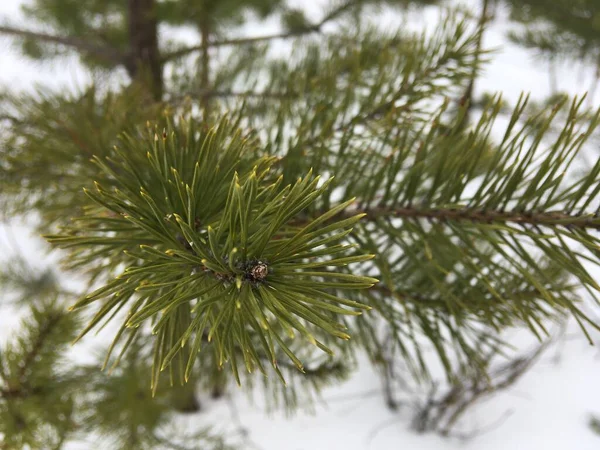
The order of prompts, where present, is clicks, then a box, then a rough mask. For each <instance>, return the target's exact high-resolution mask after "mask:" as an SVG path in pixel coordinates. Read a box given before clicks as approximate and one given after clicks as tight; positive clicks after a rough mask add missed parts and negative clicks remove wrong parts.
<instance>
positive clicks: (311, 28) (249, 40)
mask: <svg viewBox="0 0 600 450" xmlns="http://www.w3.org/2000/svg"><path fill="white" fill-rule="evenodd" d="M359 3H360V1H359V0H350V1H348V2H346V3H344V4H343V5H340V6H339V7H338V8H336V9H334V10H333V11H331V12H330V13H328V14H327V15H325V16H324V17H323V18H322V19H321V20H320V21H319V22H317V23H315V24H313V25H308V26H306V27H303V28H298V29H296V30H291V31H283V32H280V33H274V34H267V35H264V36H254V37H245V38H234V39H224V40H221V41H212V42H208V47H229V46H235V45H248V44H256V43H260V42H268V41H273V40H276V39H289V38H293V37H298V36H303V35H306V34H312V33H319V32H321V29H322V28H323V26H324V25H325V24H327V23H328V22H331V21H332V20H335V19H336V18H337V17H339V16H340V15H341V14H342V13H344V12H345V11H347V10H349V9H351V8H352V7H354V6H356V5H357V4H359ZM204 48H205V45H204V44H203V43H202V44H200V45H193V46H191V47H186V48H182V49H180V50H175V51H173V52H171V53H168V54H166V55H165V56H164V57H163V59H162V61H163V62H167V61H171V60H173V59H177V58H181V57H182V56H186V55H189V54H190V53H193V52H197V51H202V50H204Z"/></svg>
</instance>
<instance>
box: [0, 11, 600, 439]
mask: <svg viewBox="0 0 600 450" xmlns="http://www.w3.org/2000/svg"><path fill="white" fill-rule="evenodd" d="M21 3H22V1H21V0H3V1H2V2H0V20H2V19H4V18H8V19H10V20H15V21H17V20H18V17H19V5H20V4H21ZM307 3H308V2H307ZM323 3H325V2H324V1H323V0H319V2H314V3H311V15H314V16H315V17H318V14H317V13H316V12H315V11H318V4H323ZM463 3H466V4H467V6H470V7H472V8H473V10H475V9H476V5H478V4H479V2H477V1H475V0H470V1H466V2H463ZM498 13H499V14H500V15H502V14H504V12H503V11H502V10H500V11H498ZM436 17H437V12H436V11H435V9H434V8H431V9H429V10H428V11H427V14H426V15H425V16H424V18H422V19H421V20H422V23H423V25H428V26H430V25H431V24H432V23H434V22H435V18H436ZM382 21H385V22H386V23H387V22H390V24H394V20H393V18H392V19H390V17H388V16H385V17H383V18H382ZM269 27H272V24H268V26H267V25H264V24H262V25H261V26H247V27H245V28H246V29H245V30H244V33H247V34H260V33H264V32H266V31H269V30H268V28H269ZM506 29H507V26H506V24H505V23H503V22H502V21H499V22H496V23H494V25H493V27H492V28H491V29H490V30H489V31H488V32H487V33H486V35H485V41H484V47H487V48H490V47H492V48H497V51H496V52H495V53H494V55H493V59H492V62H491V63H490V64H489V65H488V66H487V68H486V70H485V73H484V74H483V76H482V77H481V78H480V79H479V80H478V82H477V84H476V91H477V92H479V93H481V92H496V91H502V92H503V93H504V96H505V98H506V99H508V100H509V101H511V102H514V101H516V99H517V98H518V96H519V94H520V92H521V91H530V92H531V93H532V96H533V98H535V99H541V98H544V97H545V96H547V95H548V94H549V82H548V74H547V67H545V66H544V64H541V63H540V62H539V60H536V59H535V58H533V57H532V55H531V54H530V53H528V52H527V51H525V50H523V49H520V48H518V47H515V46H513V45H511V44H509V43H507V42H506V38H505V32H506ZM163 32H168V30H163ZM193 38H194V36H193V35H191V36H190V40H193ZM0 67H1V68H2V70H0V86H3V85H5V86H8V87H10V88H12V89H24V90H28V89H31V88H32V87H33V86H34V84H35V83H39V82H42V83H44V84H45V85H51V86H53V87H61V88H64V87H65V86H67V88H68V89H71V90H79V88H80V87H82V86H84V85H85V84H86V83H88V82H89V80H90V76H89V75H88V74H87V73H86V72H85V71H84V70H83V69H82V68H81V67H80V66H79V65H78V64H77V61H76V59H75V58H69V59H67V60H64V61H61V62H60V64H58V63H57V64H47V63H46V64H36V63H32V62H29V61H26V60H24V59H22V58H20V57H19V56H17V54H16V53H15V52H14V51H13V49H12V46H11V43H10V41H9V40H8V39H0ZM592 77H593V71H592V70H591V69H589V68H586V67H579V66H574V65H572V64H564V65H562V66H559V67H558V77H557V78H558V80H559V89H560V90H563V91H567V92H569V93H570V94H581V93H583V92H584V91H585V90H586V89H588V88H589V86H590V83H591V80H592ZM593 100H594V101H593V104H595V105H598V104H600V101H599V100H600V99H599V98H598V96H596V98H595V99H593ZM8 229H10V230H11V231H10V233H9V232H7V230H8ZM11 233H12V235H13V236H14V237H13V238H11ZM15 243H17V245H18V247H19V248H20V250H19V251H22V252H23V253H24V254H26V255H32V257H31V259H32V260H34V261H36V264H35V265H34V267H38V266H39V264H53V263H54V262H55V261H56V259H57V256H56V255H55V254H51V255H50V256H49V257H47V258H45V259H43V258H41V257H40V254H43V253H44V252H45V248H46V246H45V245H44V244H43V243H42V241H41V240H40V239H39V238H38V237H36V236H34V235H32V233H31V227H30V226H28V225H27V224H23V223H17V222H12V223H8V224H6V225H4V227H3V228H1V229H0V249H1V255H2V257H1V258H0V261H7V260H8V258H9V255H10V252H13V251H16V250H15V248H14V246H15ZM44 261H45V262H44ZM2 311H3V314H1V315H0V336H2V337H6V336H9V335H10V333H11V330H14V329H15V328H16V326H17V325H18V316H19V313H18V310H16V309H13V308H10V307H8V308H6V307H4V306H3V308H2ZM103 335H104V334H103ZM103 335H102V336H103ZM100 338H101V337H100ZM593 338H594V340H595V341H596V342H598V343H600V339H599V335H598V333H596V334H594V335H593ZM90 341H95V339H93V338H88V340H87V342H86V343H84V345H86V346H87V347H81V349H80V350H79V349H77V348H75V349H74V350H73V351H74V353H73V354H74V355H75V356H76V357H77V358H78V359H79V360H86V361H87V360H88V358H89V348H90V347H89V346H90V345H92V342H90ZM528 342H530V339H529V338H524V337H522V336H520V335H519V336H518V337H516V338H515V340H514V343H515V345H516V346H517V347H519V348H524V345H525V343H528ZM97 343H98V341H96V342H95V343H94V344H97ZM599 369H600V351H599V349H598V348H597V347H590V346H589V344H588V343H587V342H586V341H585V339H584V338H583V335H582V333H581V332H580V331H579V330H578V329H577V327H576V326H574V325H573V324H571V325H570V327H569V330H568V333H567V337H566V338H565V339H563V340H562V341H561V343H560V344H559V346H558V347H556V348H552V349H550V350H549V351H547V352H546V353H545V354H544V355H543V356H542V358H541V360H540V361H539V362H538V363H537V364H536V365H535V366H534V367H533V369H531V370H530V371H529V372H528V373H527V374H526V375H525V376H524V377H523V378H522V379H521V380H520V381H519V382H518V383H517V384H516V385H514V386H513V387H511V388H510V389H508V390H507V391H505V392H502V393H500V394H498V395H495V396H494V397H492V398H491V399H488V400H486V401H485V402H484V403H482V404H479V405H478V406H476V407H474V408H472V409H471V410H469V412H468V413H467V414H466V415H465V416H464V418H463V420H462V421H461V423H460V426H459V427H458V430H457V431H461V432H464V433H466V434H469V433H473V434H474V435H473V437H471V438H470V439H466V440H465V439H460V438H452V437H451V438H442V437H440V436H437V435H434V434H427V435H419V434H417V433H415V432H414V431H412V430H411V429H410V418H411V410H410V405H406V406H401V407H400V410H399V411H398V412H395V413H392V412H391V411H390V410H388V409H387V408H386V406H385V403H384V399H383V395H382V389H381V383H380V381H379V377H378V376H377V375H376V374H375V372H374V371H373V369H372V368H371V367H370V366H369V365H368V364H367V363H366V362H365V361H362V363H361V364H360V370H358V371H357V372H356V373H355V374H354V375H353V376H352V377H351V379H350V380H349V381H348V382H346V383H344V384H342V385H339V386H336V387H332V388H329V389H326V390H325V391H324V392H323V398H324V400H325V404H323V405H318V406H317V411H316V413H315V414H309V413H304V412H299V413H298V414H297V415H296V416H295V417H294V418H292V419H289V418H286V417H285V416H284V414H282V413H274V414H270V415H269V414H267V413H266V412H265V408H264V407H263V406H261V402H260V399H258V401H257V402H255V403H252V402H250V401H249V399H248V398H247V397H246V395H245V394H243V393H242V392H238V391H239V390H237V388H233V389H232V395H231V399H230V402H231V403H233V404H234V406H235V409H236V411H237V416H238V417H237V418H236V417H234V416H232V414H231V408H230V407H231V406H232V405H231V404H228V403H229V402H228V401H218V402H212V401H210V400H209V399H201V402H202V403H203V405H204V406H205V412H201V413H199V414H197V415H194V416H191V417H190V416H187V417H182V422H184V423H187V424H189V425H190V426H198V425H199V424H201V425H202V426H204V425H213V426H215V427H216V428H217V429H224V430H226V429H229V430H231V429H232V427H233V428H237V427H239V426H243V428H244V429H246V430H247V431H248V433H249V434H248V439H249V440H250V441H251V442H253V443H254V444H255V447H256V448H259V449H262V450H280V449H285V450H288V449H289V450H309V449H310V450H320V449H322V450H337V449H340V450H341V449H344V450H368V449H377V450H388V449H389V450H392V449H398V448H402V449H410V450H434V449H435V450H450V449H463V450H481V449H486V450H504V449H507V448H511V449H517V450H518V449H528V450H542V449H544V450H559V449H560V450H562V449H576V450H592V449H594V450H595V449H598V448H600V437H599V436H598V435H596V434H594V433H593V432H592V431H591V430H590V428H589V427H588V420H589V417H590V414H592V413H595V414H600V383H598V373H600V371H599ZM478 430H479V432H478ZM71 448H73V449H76V448H79V449H86V448H96V446H95V445H94V444H92V443H80V444H76V445H73V446H72V447H71Z"/></svg>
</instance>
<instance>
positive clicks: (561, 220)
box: [342, 207, 600, 229]
mask: <svg viewBox="0 0 600 450" xmlns="http://www.w3.org/2000/svg"><path fill="white" fill-rule="evenodd" d="M361 212H364V213H366V214H367V216H366V220H376V219H378V218H380V217H396V218H404V219H427V220H436V221H439V222H448V221H454V222H473V223H495V222H496V223H508V222H512V223H517V224H526V225H539V226H548V227H556V226H564V227H566V228H582V229H583V228H593V229H600V217H597V216H596V215H591V214H589V215H582V216H580V215H570V214H567V213H564V212H560V211H550V212H540V213H533V212H518V211H497V210H485V209H474V208H433V209H430V208H423V209H420V208H415V207H404V208H386V207H376V208H371V209H365V210H362V211H356V210H355V211H347V212H345V213H344V214H343V215H342V218H348V217H351V216H354V215H355V214H358V213H361Z"/></svg>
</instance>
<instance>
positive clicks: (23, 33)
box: [0, 26, 126, 66]
mask: <svg viewBox="0 0 600 450" xmlns="http://www.w3.org/2000/svg"><path fill="white" fill-rule="evenodd" d="M0 34H8V35H12V36H17V37H21V38H26V39H34V40H36V41H41V42H44V43H51V44H59V45H63V46H65V47H72V48H74V49H75V50H79V51H82V52H85V53H88V54H90V55H93V56H95V57H97V58H99V59H102V60H103V61H105V62H107V63H110V64H112V65H114V66H118V65H121V64H125V62H126V55H124V54H123V53H122V52H120V51H119V50H117V49H115V48H113V47H110V46H108V45H98V44H95V43H93V42H90V41H88V40H85V39H82V38H79V37H75V36H55V35H52V34H47V33H41V32H37V31H30V30H22V29H19V28H13V27H9V26H0Z"/></svg>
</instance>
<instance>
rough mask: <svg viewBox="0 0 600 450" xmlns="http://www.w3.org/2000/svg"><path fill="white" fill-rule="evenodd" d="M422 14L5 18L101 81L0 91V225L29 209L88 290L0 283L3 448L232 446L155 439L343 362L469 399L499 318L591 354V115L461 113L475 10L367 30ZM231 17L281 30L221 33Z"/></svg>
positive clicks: (199, 10)
mask: <svg viewBox="0 0 600 450" xmlns="http://www.w3.org/2000/svg"><path fill="white" fill-rule="evenodd" d="M433 3H436V2H433V1H425V2H409V1H400V0H399V1H373V0H371V1H361V0H346V1H339V2H337V1H336V2H333V3H332V4H331V5H329V6H328V7H327V8H326V9H325V10H324V11H321V15H320V16H319V18H317V19H314V18H311V17H310V14H305V12H303V11H302V10H300V9H294V8H291V7H290V6H289V5H287V4H286V3H284V2H280V1H276V0H263V1H261V0H228V1H224V2H221V1H211V0H202V1H195V0H194V1H192V0H164V1H154V0H128V1H126V2H116V1H108V2H107V1H104V0H87V1H85V2H80V1H70V0H35V1H33V2H31V3H30V4H29V5H28V6H27V7H26V8H25V12H26V16H27V18H28V20H29V21H30V23H31V27H30V28H22V27H21V26H20V25H19V24H15V23H10V22H5V23H3V24H2V25H0V35H7V36H10V37H11V38H12V39H13V41H14V42H15V43H17V44H19V45H20V46H21V47H20V48H21V49H22V51H23V54H25V55H27V56H29V57H32V58H37V59H44V60H46V59H48V58H54V57H63V56H64V55H65V54H68V53H73V52H75V53H76V54H77V55H79V56H80V57H81V62H82V63H83V64H84V65H85V66H86V67H88V68H89V69H90V73H92V74H93V77H94V80H95V83H94V85H93V86H89V87H86V88H85V89H84V90H83V92H80V93H78V94H72V93H71V94H65V93H64V92H61V91H57V92H51V91H50V90H49V89H47V90H43V89H42V90H40V92H38V93H35V94H28V93H16V92H11V91H6V93H5V95H3V96H2V98H1V101H2V103H0V104H1V105H2V115H1V117H0V118H1V120H2V135H1V137H0V139H1V140H0V152H1V157H0V191H1V201H2V205H3V209H4V211H5V212H6V215H7V217H29V216H31V215H33V216H34V217H35V218H36V220H37V222H36V227H37V230H38V231H39V232H40V233H41V234H43V235H44V236H45V238H46V239H47V240H48V241H49V242H50V243H51V244H52V245H53V246H54V247H55V248H58V249H61V250H60V252H61V253H60V254H61V255H62V260H63V266H62V270H63V271H64V273H65V274H76V275H77V276H78V277H79V278H80V279H81V280H83V284H84V286H83V287H82V288H81V289H80V290H79V291H77V292H74V291H73V289H72V288H66V287H65V286H63V285H62V284H61V281H60V279H61V276H60V275H49V274H52V273H53V272H52V271H48V272H44V274H43V276H42V275H40V278H39V279H34V278H32V276H31V275H30V274H29V275H27V276H25V275H24V273H23V272H22V271H20V270H14V267H15V266H13V270H5V271H3V272H2V277H1V278H0V282H1V283H3V288H4V289H6V287H8V286H10V289H11V290H12V291H14V292H16V293H17V294H18V295H19V299H20V301H19V302H17V303H16V305H18V306H17V307H18V308H21V309H22V310H24V311H26V313H25V315H26V319H25V320H24V322H23V326H22V327H21V329H20V332H19V334H18V336H17V337H15V338H14V339H12V340H10V342H9V343H8V344H6V345H5V344H3V346H2V347H1V351H0V439H1V440H0V442H2V445H3V447H2V448H56V449H59V448H63V446H64V445H65V443H67V442H69V441H76V440H78V439H83V438H84V437H85V436H86V435H88V434H89V433H93V434H103V435H107V436H110V438H111V439H112V440H111V442H112V444H111V445H113V446H112V447H111V448H172V449H182V448H185V449H187V448H190V449H191V448H198V443H199V442H202V447H201V448H215V449H216V448H225V446H226V444H227V442H225V441H227V440H225V441H224V440H223V439H221V438H220V437H219V436H218V435H217V434H215V433H214V432H213V431H212V430H209V429H204V428H201V427H199V428H198V429H197V430H196V431H197V432H194V433H192V434H188V433H187V431H186V432H181V433H179V432H177V433H173V426H172V424H175V423H177V418H178V413H186V412H195V411H197V410H198V409H201V407H202V406H201V404H200V403H199V400H198V399H199V393H201V392H206V391H208V392H211V393H212V394H213V396H214V397H219V396H222V395H223V393H224V392H226V391H227V389H229V388H230V386H231V384H232V383H237V384H238V385H240V386H242V387H243V388H244V389H246V390H248V391H251V390H253V389H254V388H255V385H256V383H257V380H259V379H260V380H261V382H262V384H263V386H264V396H265V398H266V399H267V400H268V402H269V403H272V404H273V405H275V406H276V407H280V406H285V407H287V408H288V409H290V410H293V409H294V406H295V404H296V403H298V402H299V399H304V398H308V397H312V396H313V395H314V394H317V393H318V391H319V390H320V389H321V388H322V387H323V386H325V385H327V384H331V383H336V382H340V381H341V380H343V379H344V377H345V376H346V375H347V374H348V373H349V371H350V369H351V368H353V366H354V361H355V356H356V355H357V354H358V353H360V352H366V353H367V354H368V356H369V358H370V361H371V362H372V363H373V364H375V365H376V366H377V367H378V368H379V369H381V372H382V374H383V375H384V378H385V376H387V375H388V374H389V372H388V371H387V368H389V367H390V366H392V365H394V364H397V363H398V362H400V363H401V364H402V367H403V368H404V369H405V371H406V373H407V374H408V373H410V374H411V376H413V377H414V379H415V380H417V381H419V382H425V381H428V380H430V379H431V376H432V375H431V365H432V364H438V363H439V364H441V366H442V367H443V369H444V373H445V375H446V378H447V381H448V382H450V383H455V384H456V383H461V380H468V381H469V382H472V381H473V380H477V382H476V383H474V384H478V383H484V380H486V379H488V377H489V375H490V373H491V370H490V367H489V361H490V360H491V358H492V356H496V355H504V354H506V353H508V352H509V350H508V346H507V344H506V342H505V341H504V340H503V335H502V333H503V332H504V331H505V330H507V329H510V328H513V327H523V328H527V329H529V330H530V331H531V333H533V335H535V336H537V337H538V338H539V339H540V340H542V341H544V340H545V339H547V335H548V329H549V326H550V325H551V324H552V323H553V322H556V321H559V320H562V317H563V316H565V315H569V316H570V317H573V318H574V319H575V320H576V321H577V322H578V323H579V324H580V325H581V329H582V333H584V334H585V335H586V336H587V337H588V339H589V340H590V341H592V340H593V336H592V334H591V330H594V329H598V323H596V322H595V321H594V320H593V318H592V317H593V316H592V315H590V314H589V308H590V305H592V307H597V303H598V294H599V291H600V286H599V285H598V283H597V282H596V280H594V278H593V277H592V276H591V275H590V273H589V272H588V268H589V267H590V265H597V264H598V263H599V262H600V259H599V258H598V245H599V243H600V242H599V239H598V229H599V228H600V217H599V211H600V161H597V162H596V163H595V164H592V165H591V166H586V165H584V164H583V161H582V159H581V158H580V153H581V149H582V148H583V147H584V146H585V145H586V142H588V141H589V140H590V139H594V138H595V137H597V136H595V133H596V128H597V125H598V121H599V120H600V116H599V114H600V113H599V112H595V111H589V110H586V109H585V108H584V106H583V101H582V99H572V100H568V99H564V98H561V99H559V101H556V99H554V100H553V102H552V103H551V104H550V106H549V107H548V108H541V109H540V108H530V107H529V100H528V98H527V97H526V96H523V97H522V98H521V99H520V100H519V101H518V103H517V104H515V105H513V106H512V107H507V106H506V104H505V103H504V102H503V100H502V99H501V97H500V96H499V95H498V96H495V97H493V98H491V99H489V101H488V102H487V103H485V104H484V105H483V106H481V107H480V108H478V109H474V106H473V104H472V103H474V102H471V101H470V100H472V99H471V98H470V97H471V96H472V91H473V82H474V80H475V78H476V77H477V75H478V73H479V71H480V70H481V68H482V67H483V64H485V60H486V58H488V57H489V55H488V53H487V52H486V51H485V49H483V48H482V45H481V42H482V41H481V37H482V33H483V32H484V30H485V26H486V24H487V19H486V17H484V16H485V11H486V10H487V6H486V7H485V8H484V15H483V17H482V18H480V20H477V18H473V17H471V16H470V15H469V14H468V13H466V12H464V11H461V10H452V11H451V10H443V13H442V15H441V17H440V19H439V24H438V26H436V28H435V30H433V31H431V30H430V31H427V32H420V33H413V32H408V31H406V30H404V29H402V30H394V31H393V32H390V31H382V30H381V29H379V28H378V27H377V26H376V25H375V24H374V23H371V22H370V21H369V17H370V16H371V14H370V13H371V12H373V11H381V8H384V10H386V11H387V10H388V9H389V10H391V11H393V13H394V14H399V15H401V14H408V12H407V11H410V10H412V9H413V8H414V7H416V6H423V5H424V4H425V5H430V4H433ZM532 3H533V2H532ZM486 5H487V2H486ZM249 14H253V15H254V16H253V17H254V20H257V19H256V18H257V17H258V18H265V17H270V18H278V19H279V20H280V23H281V24H282V26H281V31H279V32H276V33H274V34H265V35H249V36H242V37H240V35H239V33H237V32H236V27H237V26H238V25H240V24H242V23H243V22H244V20H245V19H246V18H247V17H248V15H249ZM159 25H168V26H170V27H174V28H178V27H188V28H189V27H190V26H191V27H193V28H194V29H195V30H196V31H197V35H198V36H199V39H200V42H199V44H197V45H186V44H183V43H182V42H177V41H175V40H173V41H171V40H167V39H166V38H165V35H167V34H168V33H165V34H164V35H163V34H159V33H158V29H159ZM36 26H37V28H36ZM38 28H39V29H40V30H42V29H43V31H37V29H38ZM123 69H124V72H123ZM124 73H127V76H128V81H127V82H126V83H122V77H123V76H124ZM465 91H466V92H467V93H468V95H466V94H465ZM507 108H508V109H509V110H508V112H507ZM4 289H3V290H4ZM586 302H587V303H586ZM67 306H70V308H69V311H67ZM26 308H28V309H26ZM105 328H106V330H104V329H105ZM92 330H94V331H101V330H104V331H103V333H109V334H110V336H111V337H112V343H109V345H108V346H107V348H106V349H105V351H104V361H103V362H102V361H99V362H97V363H96V364H85V365H84V364H79V363H78V362H77V361H72V360H71V359H69V358H68V355H67V353H66V352H67V347H66V344H67V343H69V342H71V341H72V340H75V341H79V340H80V339H82V338H83V337H84V336H86V341H88V342H90V341H93V340H94V338H93V337H91V336H88V334H89V333H90V332H91V331H92ZM76 345H82V343H78V344H76ZM76 348H77V347H76ZM430 349H433V353H434V354H435V359H436V361H435V362H432V358H431V356H428V355H427V352H428V350H430ZM102 368H104V369H107V370H105V371H101V369H102ZM82 384H85V385H86V387H85V388H82ZM466 384H468V383H466ZM478 385H480V384H478ZM207 425H210V423H208V422H207Z"/></svg>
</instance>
